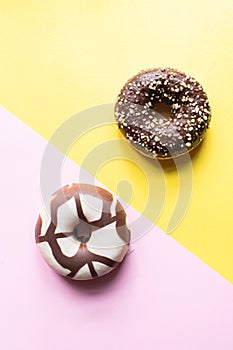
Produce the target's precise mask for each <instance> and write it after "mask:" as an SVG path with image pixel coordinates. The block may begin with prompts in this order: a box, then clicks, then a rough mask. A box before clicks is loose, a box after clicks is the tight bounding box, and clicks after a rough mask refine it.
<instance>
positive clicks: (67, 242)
mask: <svg viewBox="0 0 233 350" xmlns="http://www.w3.org/2000/svg"><path fill="white" fill-rule="evenodd" d="M57 243H58V244H59V246H60V248H61V251H62V254H64V255H66V256H68V257H71V256H74V255H75V254H76V253H77V251H78V249H79V246H80V243H79V242H78V241H76V240H74V239H73V238H72V237H67V238H58V239H57Z"/></svg>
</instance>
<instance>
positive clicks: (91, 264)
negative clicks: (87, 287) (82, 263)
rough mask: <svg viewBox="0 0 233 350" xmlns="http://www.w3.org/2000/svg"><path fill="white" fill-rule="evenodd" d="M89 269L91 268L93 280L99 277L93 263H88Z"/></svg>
mask: <svg viewBox="0 0 233 350" xmlns="http://www.w3.org/2000/svg"><path fill="white" fill-rule="evenodd" d="M88 267H89V270H90V273H91V276H92V277H93V278H95V277H97V276H98V274H97V272H96V270H95V268H94V265H93V263H92V261H89V262H88Z"/></svg>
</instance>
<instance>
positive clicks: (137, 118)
mask: <svg viewBox="0 0 233 350" xmlns="http://www.w3.org/2000/svg"><path fill="white" fill-rule="evenodd" d="M161 102H162V103H163V104H166V105H168V106H169V108H170V112H171V117H169V118H167V117H165V116H163V115H162V114H160V113H157V112H156V106H157V104H158V103H161ZM115 118H116V120H117V122H118V126H119V128H120V130H121V132H122V133H123V135H124V136H125V137H126V138H127V140H128V141H129V142H130V143H131V144H132V146H134V147H135V148H136V149H137V150H138V151H140V152H142V153H143V154H145V155H146V156H149V157H152V158H158V159H167V158H172V157H175V156H179V155H182V154H184V153H186V152H188V151H191V150H192V149H194V148H195V147H196V146H197V145H198V144H199V143H200V142H201V141H202V140H203V138H204V136H205V133H206V130H207V128H208V127H209V122H210V119H211V111H210V105H209V101H208V99H207V95H206V93H205V92H204V90H203V88H202V86H201V85H200V84H199V83H198V82H197V81H196V80H195V79H194V78H192V77H190V76H189V75H186V74H185V73H182V72H180V71H178V70H176V69H173V68H156V69H150V70H144V71H141V72H140V73H138V74H137V75H135V76H134V77H132V78H131V79H130V80H128V82H127V83H126V84H125V85H124V87H123V88H122V89H121V91H120V93H119V95H118V98H117V102H116V105H115Z"/></svg>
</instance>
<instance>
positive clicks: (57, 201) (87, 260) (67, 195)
mask: <svg viewBox="0 0 233 350" xmlns="http://www.w3.org/2000/svg"><path fill="white" fill-rule="evenodd" d="M80 193H82V194H88V195H92V196H94V197H98V198H100V199H101V200H102V201H103V209H102V214H101V218H100V219H99V220H96V221H93V222H89V221H88V220H87V218H86V217H85V215H84V213H83V208H82V205H81V201H80ZM72 197H74V198H75V203H76V208H77V214H78V217H79V219H80V223H79V224H77V225H76V226H75V227H74V230H73V231H72V232H58V233H57V232H56V233H55V231H56V226H57V211H58V208H59V207H60V206H61V205H62V204H64V203H65V202H66V201H68V200H69V199H71V198H72ZM112 203H113V196H112V194H111V193H109V192H108V191H106V190H104V189H102V188H100V187H96V186H91V185H80V184H72V186H65V187H63V188H61V189H60V190H58V191H57V192H55V193H54V195H53V196H52V199H51V202H50V214H51V222H50V225H49V227H48V229H47V231H46V233H45V235H43V236H41V228H42V219H41V217H40V216H39V218H38V221H37V224H36V229H35V236H36V243H38V244H39V243H42V242H47V243H48V244H49V246H50V248H51V250H52V254H53V256H54V258H55V259H56V261H57V262H58V263H59V264H60V265H61V266H63V267H64V268H66V269H69V270H70V273H69V274H68V275H67V277H70V278H73V277H74V276H75V275H76V274H77V272H78V271H79V270H80V269H81V267H83V266H84V265H85V264H87V265H88V267H89V270H90V273H91V276H92V277H93V278H95V277H97V272H96V271H95V268H94V266H93V263H92V262H93V261H96V262H100V263H102V264H105V265H106V266H109V267H111V268H113V267H116V266H117V265H118V264H119V262H116V261H114V260H112V259H110V258H108V257H105V256H101V255H98V254H94V253H92V252H90V251H89V250H88V248H87V246H86V243H87V242H88V240H89V238H90V236H91V233H92V232H93V231H95V230H97V229H99V228H103V227H105V226H107V225H109V224H110V223H113V222H116V231H117V233H118V234H119V236H120V237H121V239H122V240H123V241H124V242H125V243H126V245H128V244H129V241H130V231H129V229H128V228H127V226H126V214H125V211H124V209H123V208H122V206H121V205H120V203H119V202H118V201H117V204H116V208H115V211H116V215H115V216H113V217H112V215H111V211H110V208H111V205H112ZM78 231H79V233H77V232H78ZM69 236H73V237H74V238H75V239H78V240H79V241H80V242H81V244H80V246H79V249H78V251H77V253H76V254H75V255H74V256H72V257H69V256H66V255H64V254H63V252H62V250H61V247H60V246H59V244H58V242H57V239H58V238H65V237H69ZM79 237H80V238H79Z"/></svg>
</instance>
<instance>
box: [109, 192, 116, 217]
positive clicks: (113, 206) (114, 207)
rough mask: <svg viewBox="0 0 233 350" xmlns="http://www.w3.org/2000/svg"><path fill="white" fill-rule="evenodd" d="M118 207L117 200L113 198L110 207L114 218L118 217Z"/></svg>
mask: <svg viewBox="0 0 233 350" xmlns="http://www.w3.org/2000/svg"><path fill="white" fill-rule="evenodd" d="M116 205H117V199H116V198H115V197H113V201H112V204H111V207H110V213H111V214H112V216H115V215H116Z"/></svg>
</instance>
